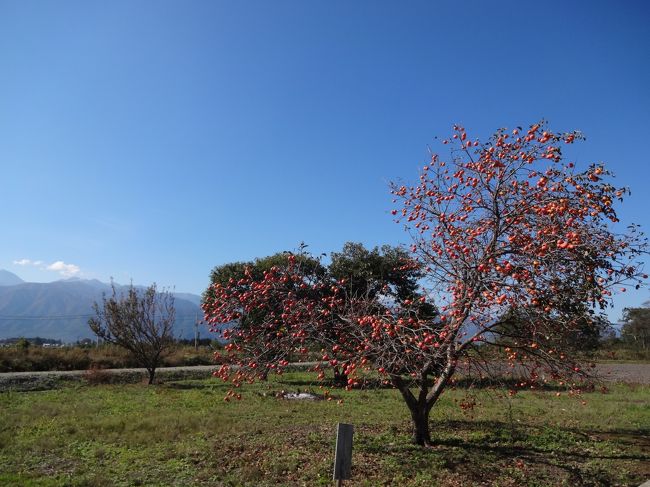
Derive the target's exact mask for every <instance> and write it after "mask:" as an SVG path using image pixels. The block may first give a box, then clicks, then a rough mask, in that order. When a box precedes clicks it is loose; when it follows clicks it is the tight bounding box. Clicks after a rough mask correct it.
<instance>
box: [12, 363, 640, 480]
mask: <svg viewBox="0 0 650 487" xmlns="http://www.w3.org/2000/svg"><path fill="white" fill-rule="evenodd" d="M309 380H310V379H308V376H307V375H305V374H301V373H292V374H287V375H285V376H283V377H282V378H277V377H274V378H272V380H271V381H270V382H269V383H266V384H256V385H253V386H247V387H246V388H245V390H244V391H243V396H244V397H243V399H242V400H241V401H232V402H229V403H226V402H224V401H223V397H224V395H225V392H226V391H227V386H226V385H225V384H223V383H220V382H217V381H215V380H205V381H183V382H175V383H167V384H164V385H159V386H155V387H147V386H143V385H104V386H95V387H91V386H72V387H66V388H63V389H58V390H51V391H43V392H22V393H21V392H7V393H3V394H0V472H1V473H0V485H26V486H64V485H66V486H67V485H69V486H102V485H125V486H126V485H178V486H186V485H217V486H218V485H227V486H228V485H231V486H236V485H250V486H258V485H278V484H279V485H305V486H312V485H331V484H332V481H331V480H330V479H331V469H332V459H333V445H334V428H335V424H336V423H337V422H339V421H340V422H350V423H353V424H354V425H355V438H354V456H353V481H351V482H346V484H345V485H355V486H376V485H400V486H416V485H422V486H430V485H440V486H467V485H494V486H510V485H512V486H515V485H516V486H520V485H528V486H543V485H549V486H559V485H566V486H579V485H589V486H592V485H593V486H597V485H603V486H605V485H631V486H636V485H639V484H641V483H642V482H643V481H645V480H647V479H648V478H650V467H649V465H650V438H649V433H650V406H649V404H650V387H647V386H645V387H641V386H625V385H616V386H613V387H612V388H611V389H610V392H609V393H607V394H602V393H599V392H595V393H589V394H584V395H583V397H582V398H581V399H575V398H570V397H566V395H562V396H561V397H559V398H558V397H556V396H555V394H554V393H552V392H548V393H544V392H524V393H520V394H517V395H516V396H515V397H513V398H504V397H503V394H501V392H500V391H498V390H496V391H494V390H492V391H488V390H480V391H474V392H473V393H472V394H473V395H474V398H475V400H476V401H477V403H478V404H477V406H476V407H475V408H474V409H473V410H469V411H464V410H462V409H461V408H460V407H459V406H458V403H459V402H460V401H462V400H463V399H464V398H465V396H466V395H467V393H468V391H466V390H460V389H459V390H450V391H448V392H446V393H445V394H444V395H443V397H442V399H441V401H440V402H439V404H438V405H436V407H435V408H434V410H433V411H432V415H431V421H432V422H431V428H432V436H433V438H434V439H435V440H436V442H437V445H436V446H435V447H433V448H429V449H422V448H419V447H415V446H413V445H411V444H410V442H409V434H410V424H409V417H408V412H407V410H406V408H405V406H404V404H403V403H402V401H401V399H400V397H399V395H398V393H397V392H396V391H393V390H365V391H350V392H346V391H338V390H335V391H333V394H334V395H335V396H337V399H338V398H342V399H344V403H343V404H341V405H339V404H337V401H336V400H334V401H331V402H328V401H317V402H304V401H301V402H298V401H286V400H280V399H277V398H276V397H275V395H274V393H275V392H277V391H280V390H282V389H285V390H298V389H301V390H303V389H313V390H314V391H318V388H317V387H316V386H313V387H312V386H311V383H310V382H308V381H309ZM582 400H585V401H586V402H587V404H586V405H582V404H581V401H582Z"/></svg>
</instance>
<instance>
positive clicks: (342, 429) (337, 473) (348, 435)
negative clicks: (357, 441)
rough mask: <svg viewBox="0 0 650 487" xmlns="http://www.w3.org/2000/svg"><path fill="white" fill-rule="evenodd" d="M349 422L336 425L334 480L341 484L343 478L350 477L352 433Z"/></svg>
mask: <svg viewBox="0 0 650 487" xmlns="http://www.w3.org/2000/svg"><path fill="white" fill-rule="evenodd" d="M353 432H354V427H353V426H352V425H351V424H345V423H338V424H337V425H336V451H335V453H334V480H336V481H337V483H336V485H337V486H339V487H340V486H342V485H343V481H344V480H348V479H350V478H352V434H353Z"/></svg>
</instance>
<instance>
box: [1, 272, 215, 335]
mask: <svg viewBox="0 0 650 487" xmlns="http://www.w3.org/2000/svg"><path fill="white" fill-rule="evenodd" d="M5 272H6V271H5ZM6 274H11V273H10V272H6ZM11 275H12V276H14V277H15V278H17V279H19V280H20V278H18V276H15V274H11ZM0 279H4V280H3V281H0V282H7V281H9V279H11V278H10V276H9V277H7V276H6V275H5V273H3V272H2V271H0ZM120 288H121V289H125V287H124V286H118V289H120ZM103 293H106V294H107V295H108V294H110V293H111V288H110V285H109V284H106V283H103V282H100V281H98V280H82V279H70V280H62V281H56V282H50V283H34V282H23V281H22V280H20V282H19V283H16V284H14V285H7V284H0V339H1V338H10V337H18V336H25V337H34V336H40V337H47V338H53V339H58V340H63V341H64V342H72V341H76V340H79V339H82V338H93V334H92V332H91V331H90V329H89V328H88V324H87V321H88V318H90V317H91V316H92V315H93V311H92V304H93V302H95V301H98V302H99V301H101V299H102V295H103ZM200 299H201V298H200V296H197V295H193V294H185V293H184V294H179V295H175V307H176V324H175V327H174V334H175V335H176V336H178V337H180V338H191V337H193V336H194V323H195V321H196V319H197V317H198V318H199V319H200V318H201V316H202V313H201V309H200V307H199V304H200ZM199 331H200V334H201V335H202V336H203V337H205V336H207V329H206V328H205V327H201V328H200V329H199Z"/></svg>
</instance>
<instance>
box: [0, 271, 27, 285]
mask: <svg viewBox="0 0 650 487" xmlns="http://www.w3.org/2000/svg"><path fill="white" fill-rule="evenodd" d="M23 282H25V281H23V280H22V279H21V278H20V277H18V276H17V275H16V274H14V273H13V272H9V271H6V270H4V269H0V286H15V285H16V284H22V283H23Z"/></svg>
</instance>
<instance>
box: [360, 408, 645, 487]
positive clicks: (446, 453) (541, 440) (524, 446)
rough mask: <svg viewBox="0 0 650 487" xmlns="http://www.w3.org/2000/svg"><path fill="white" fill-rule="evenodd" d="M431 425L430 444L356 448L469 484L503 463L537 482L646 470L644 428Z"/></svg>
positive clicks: (608, 480)
mask: <svg viewBox="0 0 650 487" xmlns="http://www.w3.org/2000/svg"><path fill="white" fill-rule="evenodd" d="M431 426H432V437H433V440H434V443H435V444H434V446H433V447H431V448H421V447H417V446H415V445H411V444H407V443H405V441H404V440H406V437H405V436H400V439H401V440H402V441H397V442H394V443H392V444H389V446H387V444H388V442H386V441H372V440H371V441H369V442H367V443H365V444H363V446H362V448H363V450H364V451H366V452H368V453H374V454H378V455H385V454H386V453H387V452H389V453H390V456H391V457H393V458H394V463H395V465H396V466H397V468H398V469H400V470H403V473H404V474H405V475H407V474H408V472H409V471H413V469H419V468H422V465H431V464H434V465H438V466H439V468H440V469H441V470H442V471H443V472H446V473H447V474H453V475H460V476H462V477H463V478H465V479H466V480H465V481H466V482H467V483H468V484H472V485H473V484H474V483H477V484H481V485H483V484H484V483H486V482H487V483H488V484H489V482H490V481H496V480H497V477H498V475H499V474H498V473H497V472H499V471H503V469H504V468H505V467H507V468H512V469H517V468H518V469H520V471H521V472H520V473H521V474H522V475H523V474H524V472H525V474H526V476H527V478H529V479H530V480H531V482H532V484H534V485H539V482H545V481H546V480H544V479H551V480H550V482H551V483H549V484H546V483H542V484H541V485H559V484H562V482H563V481H564V482H567V484H568V485H612V484H619V483H620V481H621V479H620V478H619V477H618V476H619V475H627V477H629V478H627V479H626V480H625V482H626V484H627V483H628V482H631V485H636V484H635V482H636V483H641V482H642V481H643V480H646V479H645V478H644V477H645V476H647V475H648V473H649V472H648V468H647V466H648V465H650V438H649V437H648V432H647V431H646V430H637V429H618V430H577V429H572V428H560V427H545V426H536V425H529V424H521V423H518V424H517V425H512V424H509V423H506V422H498V421H441V422H435V423H432V425H431ZM606 464H608V465H609V466H606ZM623 464H625V465H626V467H625V468H627V469H628V470H627V471H626V470H624V469H623V468H622V467H621V465H623ZM614 465H615V466H614ZM644 465H645V466H646V467H644ZM621 472H627V473H621ZM536 482H537V483H536ZM497 483H498V482H497ZM486 485H487V484H486Z"/></svg>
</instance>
